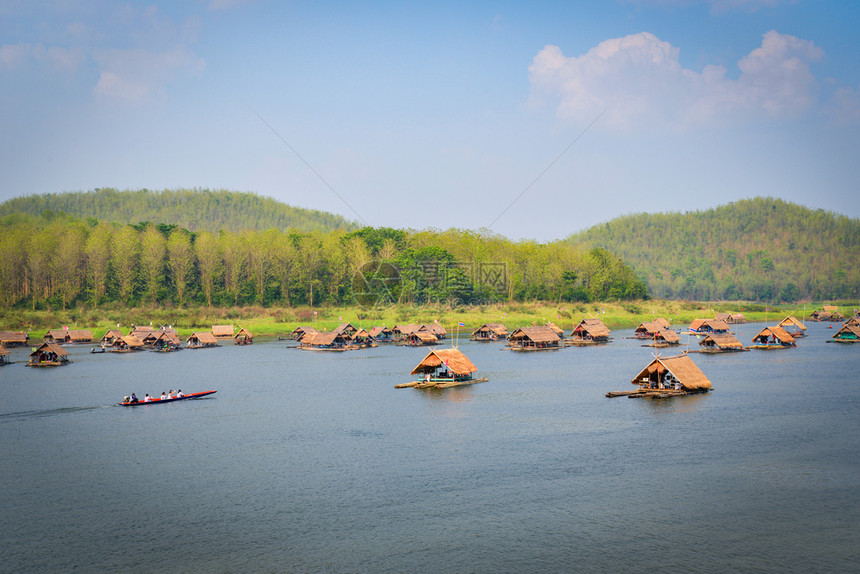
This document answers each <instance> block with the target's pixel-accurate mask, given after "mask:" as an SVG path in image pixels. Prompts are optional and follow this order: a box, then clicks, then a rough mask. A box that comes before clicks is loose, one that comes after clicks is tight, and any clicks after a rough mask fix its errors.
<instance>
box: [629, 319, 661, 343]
mask: <svg viewBox="0 0 860 574" xmlns="http://www.w3.org/2000/svg"><path fill="white" fill-rule="evenodd" d="M665 328H666V327H663V325H661V324H660V323H658V322H656V321H646V322H644V323H639V326H638V327H636V330H635V331H633V336H634V337H636V338H637V339H653V338H654V335H656V334H657V333H659V332H660V331H662V330H663V329H665Z"/></svg>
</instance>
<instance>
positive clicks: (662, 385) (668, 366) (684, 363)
mask: <svg viewBox="0 0 860 574" xmlns="http://www.w3.org/2000/svg"><path fill="white" fill-rule="evenodd" d="M630 383H631V384H634V385H636V386H637V387H638V388H637V389H636V390H635V391H620V392H609V393H606V396H607V397H622V396H626V397H631V398H637V397H648V398H667V397H673V396H683V395H689V394H693V393H706V392H708V391H710V390H711V381H709V380H708V377H706V376H705V374H704V373H703V372H702V371H701V369H699V367H697V366H696V364H695V363H694V362H693V360H692V359H691V358H690V356H689V355H686V354H685V355H679V356H676V357H659V356H658V357H654V359H653V360H652V361H651V362H650V363H648V366H646V367H645V368H644V369H642V370H641V371H640V372H639V374H638V375H636V376H635V377H634V378H633V380H632V381H630Z"/></svg>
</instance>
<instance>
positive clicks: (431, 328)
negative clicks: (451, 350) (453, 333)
mask: <svg viewBox="0 0 860 574" xmlns="http://www.w3.org/2000/svg"><path fill="white" fill-rule="evenodd" d="M421 330H422V331H428V332H430V333H433V334H434V335H436V336H437V337H439V338H442V337H445V335H447V334H448V332H447V331H446V330H445V327H443V326H442V325H440V324H439V323H427V324H426V325H421Z"/></svg>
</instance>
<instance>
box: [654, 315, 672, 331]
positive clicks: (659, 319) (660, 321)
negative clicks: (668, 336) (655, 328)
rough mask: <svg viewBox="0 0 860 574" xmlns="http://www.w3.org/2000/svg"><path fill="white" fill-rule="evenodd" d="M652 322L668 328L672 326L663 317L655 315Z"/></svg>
mask: <svg viewBox="0 0 860 574" xmlns="http://www.w3.org/2000/svg"><path fill="white" fill-rule="evenodd" d="M653 322H654V323H657V324H658V325H660V326H661V327H663V328H664V329H669V328H671V327H672V324H671V323H670V322H669V321H668V320H667V319H665V318H663V317H657V318H656V319H654V321H653Z"/></svg>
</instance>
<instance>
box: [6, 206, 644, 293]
mask: <svg viewBox="0 0 860 574" xmlns="http://www.w3.org/2000/svg"><path fill="white" fill-rule="evenodd" d="M647 296H648V293H647V290H646V288H645V285H644V283H642V281H641V280H640V279H639V278H638V277H637V276H636V275H635V274H634V273H633V271H632V269H631V268H630V267H628V266H627V265H625V264H624V263H623V262H622V261H621V260H620V259H619V258H618V257H616V256H615V255H613V254H612V253H610V252H609V251H607V250H605V249H600V248H597V249H591V250H588V251H583V250H581V249H579V248H576V247H574V246H572V245H570V244H569V243H566V242H563V241H557V242H553V243H549V244H539V243H536V242H533V241H520V242H512V241H510V240H508V239H506V238H503V237H501V236H498V235H493V234H489V233H477V232H472V231H461V230H449V231H404V230H398V229H391V228H363V229H359V230H355V231H347V230H343V229H337V230H333V231H319V230H314V231H301V230H295V229H290V230H287V231H280V230H278V229H274V228H272V229H268V230H265V231H256V230H244V231H224V230H222V231H220V232H217V233H213V232H210V231H207V230H204V231H199V232H192V231H189V230H187V229H185V228H183V227H180V226H177V225H174V224H164V223H159V224H153V223H148V222H144V223H140V224H137V225H119V224H113V223H107V222H104V221H98V220H96V219H93V218H90V219H88V220H86V221H82V220H79V219H75V218H72V217H70V216H68V215H59V216H58V215H56V214H50V213H45V214H43V215H40V216H38V217H35V216H24V215H20V214H19V215H10V216H6V217H2V218H0V305H2V306H3V307H6V308H9V307H21V308H32V309H45V308H52V309H60V308H62V309H66V308H68V307H70V306H77V305H86V306H99V305H103V304H118V305H127V306H136V305H139V304H150V305H166V306H170V305H177V306H188V305H208V306H213V305H215V306H237V305H249V304H258V305H263V306H291V305H311V306H319V305H351V304H356V303H357V304H359V305H361V306H364V307H373V306H383V305H389V304H392V303H398V302H399V303H422V304H423V303H428V302H430V303H437V302H439V303H442V304H447V305H452V306H454V305H463V304H486V303H494V302H502V301H525V300H543V301H583V302H587V301H595V300H600V301H611V300H629V299H642V298H646V297H647Z"/></svg>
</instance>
